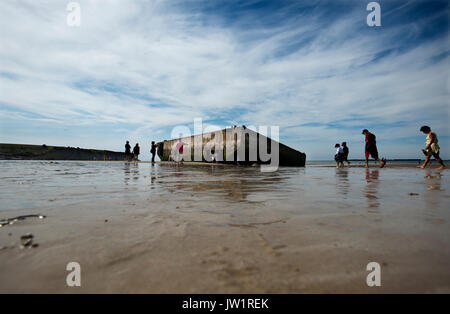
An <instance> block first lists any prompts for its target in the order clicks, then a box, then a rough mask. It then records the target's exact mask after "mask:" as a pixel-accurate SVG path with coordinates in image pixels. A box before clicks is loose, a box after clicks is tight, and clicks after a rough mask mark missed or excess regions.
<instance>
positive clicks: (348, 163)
mask: <svg viewBox="0 0 450 314" xmlns="http://www.w3.org/2000/svg"><path fill="white" fill-rule="evenodd" d="M341 145H342V150H343V151H344V153H343V155H342V161H343V162H344V161H346V162H347V167H350V161H348V153H349V150H348V146H347V142H342V144H341Z"/></svg>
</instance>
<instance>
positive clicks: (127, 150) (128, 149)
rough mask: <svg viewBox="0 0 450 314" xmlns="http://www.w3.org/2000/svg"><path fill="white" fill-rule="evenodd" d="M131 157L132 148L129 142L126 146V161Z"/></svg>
mask: <svg viewBox="0 0 450 314" xmlns="http://www.w3.org/2000/svg"><path fill="white" fill-rule="evenodd" d="M130 155H131V146H130V142H129V141H127V143H126V144H125V159H130Z"/></svg>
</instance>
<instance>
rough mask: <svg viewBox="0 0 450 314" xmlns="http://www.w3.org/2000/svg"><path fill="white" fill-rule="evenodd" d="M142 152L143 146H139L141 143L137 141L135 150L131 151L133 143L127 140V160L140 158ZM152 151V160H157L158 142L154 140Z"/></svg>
mask: <svg viewBox="0 0 450 314" xmlns="http://www.w3.org/2000/svg"><path fill="white" fill-rule="evenodd" d="M140 153H141V148H140V147H139V143H136V145H135V146H134V148H133V152H131V145H130V142H129V141H127V142H126V144H125V160H127V161H131V160H136V161H138V160H139V154H140ZM150 153H151V154H152V162H155V154H156V144H155V141H152V145H151V148H150Z"/></svg>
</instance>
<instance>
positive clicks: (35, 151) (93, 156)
mask: <svg viewBox="0 0 450 314" xmlns="http://www.w3.org/2000/svg"><path fill="white" fill-rule="evenodd" d="M124 157H125V155H124V153H119V152H113V151H108V150H96V149H84V148H79V147H77V148H76V147H60V146H47V145H25V144H0V160H5V159H7V160H123V159H124Z"/></svg>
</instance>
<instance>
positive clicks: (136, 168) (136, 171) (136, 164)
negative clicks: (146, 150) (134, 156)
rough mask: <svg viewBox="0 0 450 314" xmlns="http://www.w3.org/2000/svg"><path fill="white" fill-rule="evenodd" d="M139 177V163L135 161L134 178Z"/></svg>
mask: <svg viewBox="0 0 450 314" xmlns="http://www.w3.org/2000/svg"><path fill="white" fill-rule="evenodd" d="M137 179H139V163H137V162H135V163H133V180H137Z"/></svg>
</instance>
